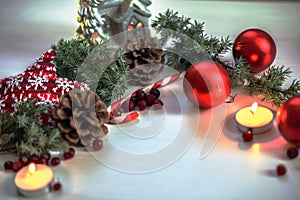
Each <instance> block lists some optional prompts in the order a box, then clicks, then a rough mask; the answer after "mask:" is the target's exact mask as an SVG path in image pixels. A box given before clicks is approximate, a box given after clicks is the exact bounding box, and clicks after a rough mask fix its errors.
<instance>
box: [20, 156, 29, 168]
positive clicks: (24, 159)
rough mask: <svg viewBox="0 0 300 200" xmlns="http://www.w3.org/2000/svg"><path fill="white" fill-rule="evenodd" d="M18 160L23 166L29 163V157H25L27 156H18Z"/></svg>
mask: <svg viewBox="0 0 300 200" xmlns="http://www.w3.org/2000/svg"><path fill="white" fill-rule="evenodd" d="M19 161H20V162H21V163H22V165H23V166H26V165H28V164H29V158H27V156H20V158H19Z"/></svg>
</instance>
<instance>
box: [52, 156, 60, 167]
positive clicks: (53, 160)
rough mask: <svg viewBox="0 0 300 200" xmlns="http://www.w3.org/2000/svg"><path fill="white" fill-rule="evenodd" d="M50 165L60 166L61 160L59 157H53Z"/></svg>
mask: <svg viewBox="0 0 300 200" xmlns="http://www.w3.org/2000/svg"><path fill="white" fill-rule="evenodd" d="M50 163H51V165H52V166H57V165H59V164H60V158H58V157H53V158H52V159H51V160H50Z"/></svg>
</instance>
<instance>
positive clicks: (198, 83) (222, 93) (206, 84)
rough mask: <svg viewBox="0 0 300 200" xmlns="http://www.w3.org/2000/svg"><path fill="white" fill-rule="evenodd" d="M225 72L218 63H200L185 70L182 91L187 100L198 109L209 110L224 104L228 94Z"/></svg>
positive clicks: (229, 83) (227, 78) (228, 86)
mask: <svg viewBox="0 0 300 200" xmlns="http://www.w3.org/2000/svg"><path fill="white" fill-rule="evenodd" d="M230 88H231V82H230V77H229V75H228V73H227V71H226V70H225V69H224V67H223V66H221V65H220V64H218V63H214V62H210V61H206V62H200V63H198V64H196V65H195V66H193V67H191V68H190V69H188V70H187V72H186V74H185V76H184V80H183V89H184V92H185V95H186V96H187V98H188V99H189V100H190V101H191V102H192V103H194V104H195V105H197V106H199V107H200V108H210V107H213V106H217V105H219V104H221V103H223V102H224V100H225V99H226V98H227V97H228V95H229V93H230Z"/></svg>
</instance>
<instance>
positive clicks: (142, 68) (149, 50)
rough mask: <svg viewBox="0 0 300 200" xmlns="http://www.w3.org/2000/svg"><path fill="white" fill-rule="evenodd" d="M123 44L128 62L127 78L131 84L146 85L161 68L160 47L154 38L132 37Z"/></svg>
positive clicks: (161, 56)
mask: <svg viewBox="0 0 300 200" xmlns="http://www.w3.org/2000/svg"><path fill="white" fill-rule="evenodd" d="M132 38H134V39H133V40H128V41H127V42H126V44H125V45H124V48H125V50H126V52H127V53H125V58H126V62H127V64H129V74H128V75H129V79H130V83H131V84H133V85H147V84H149V83H150V81H151V80H152V79H153V78H154V77H155V76H157V75H158V74H159V73H160V72H162V70H163V66H164V56H163V50H162V47H161V46H160V45H159V42H158V41H157V40H156V39H154V38H143V37H142V36H138V37H132Z"/></svg>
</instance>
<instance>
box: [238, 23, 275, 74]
mask: <svg viewBox="0 0 300 200" xmlns="http://www.w3.org/2000/svg"><path fill="white" fill-rule="evenodd" d="M232 54H233V57H234V59H235V60H238V59H240V57H241V56H242V57H243V58H244V59H245V60H246V62H247V63H248V64H249V65H250V68H251V71H252V72H253V73H258V72H261V71H263V70H265V69H267V68H269V67H270V65H271V64H272V63H273V61H274V59H275V56H276V45H275V42H274V40H273V38H272V37H271V36H270V35H269V34H268V33H266V32H265V31H263V30H260V29H255V28H253V29H248V30H245V31H243V32H242V33H240V34H239V35H238V36H237V38H236V39H235V41H234V43H233V48H232Z"/></svg>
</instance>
